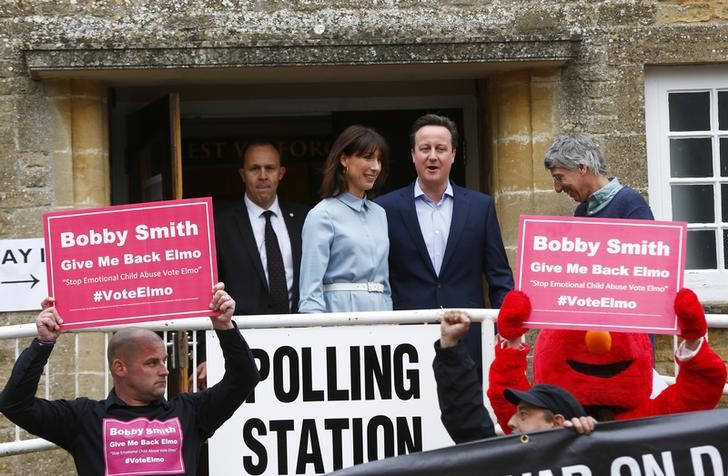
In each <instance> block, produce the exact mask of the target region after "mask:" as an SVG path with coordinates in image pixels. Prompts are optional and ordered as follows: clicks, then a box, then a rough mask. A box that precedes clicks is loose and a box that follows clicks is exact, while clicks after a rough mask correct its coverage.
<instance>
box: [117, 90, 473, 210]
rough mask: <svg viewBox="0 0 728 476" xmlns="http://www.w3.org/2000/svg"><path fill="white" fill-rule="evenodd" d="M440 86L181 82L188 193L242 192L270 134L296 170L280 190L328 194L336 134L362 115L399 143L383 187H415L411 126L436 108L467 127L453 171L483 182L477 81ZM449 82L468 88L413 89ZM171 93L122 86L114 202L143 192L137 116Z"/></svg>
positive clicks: (307, 198)
mask: <svg viewBox="0 0 728 476" xmlns="http://www.w3.org/2000/svg"><path fill="white" fill-rule="evenodd" d="M440 86H442V89H441V88H439V87H434V86H433V85H428V87H427V88H425V89H422V88H420V89H419V90H418V88H417V87H413V88H411V89H408V92H409V94H410V95H405V90H403V89H402V86H401V85H399V86H398V87H397V88H393V92H396V93H398V94H399V95H398V96H395V97H388V96H372V97H361V96H363V95H364V90H363V87H359V88H357V96H356V97H319V96H318V95H317V94H310V95H309V97H304V98H301V97H296V98H268V99H256V98H240V97H236V93H235V92H231V97H228V98H226V97H224V96H225V93H224V91H222V93H221V90H220V89H218V88H215V89H214V90H213V89H211V88H205V87H202V86H200V87H195V88H190V87H186V88H176V89H175V90H180V91H179V100H180V111H181V112H180V124H181V128H180V129H181V131H180V133H181V156H182V164H181V183H182V187H181V188H182V196H183V197H185V198H188V197H201V196H212V197H213V200H214V201H215V206H216V207H218V206H220V205H224V204H227V203H229V202H232V201H237V200H240V198H241V197H242V194H243V186H242V183H241V181H240V178H239V176H238V173H237V169H238V168H239V167H240V164H241V161H242V152H243V150H244V148H245V145H246V144H247V143H249V142H250V141H261V140H265V141H270V142H272V143H274V144H276V145H277V146H278V148H279V149H280V150H281V156H282V160H283V162H284V164H285V165H286V168H287V173H286V177H285V178H284V180H283V181H282V182H281V186H280V188H279V193H280V196H281V197H282V198H284V199H287V200H291V201H297V202H301V203H306V204H308V205H310V206H313V205H314V204H315V203H316V202H318V199H319V195H318V190H319V186H320V181H321V175H320V170H321V167H322V165H323V162H324V160H325V159H326V155H327V154H328V150H329V148H330V145H331V143H332V141H333V140H334V139H335V138H336V136H337V135H338V133H339V132H341V131H342V130H343V129H344V128H345V127H347V126H349V125H351V124H356V123H359V124H364V125H367V126H370V127H373V128H375V129H377V130H378V131H379V132H380V133H381V134H382V135H383V136H384V137H385V138H386V139H387V141H388V143H389V145H390V148H391V158H390V173H389V176H388V180H387V182H386V183H385V185H384V189H383V190H382V192H387V191H390V190H393V189H396V188H399V187H402V186H405V185H407V184H409V183H411V182H412V180H413V179H414V177H415V170H414V166H413V165H412V162H411V156H410V145H409V133H410V127H411V124H412V122H413V121H414V120H415V119H416V118H417V117H419V116H420V115H422V114H425V113H428V112H434V113H438V114H443V115H447V116H448V117H450V118H452V119H453V120H454V121H455V122H456V124H457V125H458V129H459V131H460V137H461V139H460V144H459V146H458V152H457V157H456V162H455V164H454V165H453V169H452V172H451V177H452V179H453V181H454V182H455V183H456V184H458V185H464V186H468V187H470V188H475V189H480V179H479V177H480V176H479V170H480V162H481V160H480V159H479V156H480V154H479V147H478V133H477V131H478V130H479V128H480V126H479V125H478V120H477V112H476V111H477V107H476V104H477V102H478V101H477V96H476V94H475V89H474V88H470V89H469V88H468V87H466V86H464V85H462V84H460V85H458V86H457V87H453V85H449V86H447V87H446V85H440ZM231 88H232V87H231ZM222 89H223V90H224V89H225V88H222ZM327 89H328V88H327ZM383 89H387V88H382V86H381V84H380V85H378V86H377V88H376V93H379V94H381V92H382V90H383ZM448 89H449V90H453V91H455V92H458V93H461V94H454V95H452V96H439V95H424V96H418V95H412V93H413V92H414V93H417V92H420V93H422V92H428V91H430V90H438V91H439V90H448ZM339 90H341V91H339ZM343 90H348V88H346V87H343V86H340V87H337V86H335V85H332V87H331V91H332V92H342V91H343ZM170 91H172V89H169V90H167V89H165V88H118V89H114V90H113V91H112V99H113V100H112V101H110V103H111V105H112V107H111V128H110V129H111V150H110V151H111V154H110V155H111V158H110V159H111V170H112V203H113V204H123V203H129V202H130V201H131V200H132V196H134V195H135V194H134V193H133V187H134V184H136V183H138V182H139V180H140V178H139V177H138V176H136V174H137V170H139V167H135V166H133V165H134V164H135V163H138V160H139V159H138V158H135V157H134V156H133V154H134V140H133V138H132V136H131V135H130V133H131V128H130V126H129V122H130V121H129V117H131V116H132V115H133V116H135V117H136V118H137V119H136V121H135V122H136V123H139V122H140V120H139V115H140V111H143V110H144V109H145V108H147V109H148V105H149V104H150V103H153V102H154V101H155V100H157V99H158V98H159V97H160V95H163V94H168V93H169V92H170ZM231 91H234V88H233V89H231ZM213 92H214V94H213ZM373 92H374V91H373ZM463 92H467V93H468V94H462V93H463ZM319 94H320V92H319ZM221 96H223V97H221ZM472 158H475V159H476V160H473V159H472Z"/></svg>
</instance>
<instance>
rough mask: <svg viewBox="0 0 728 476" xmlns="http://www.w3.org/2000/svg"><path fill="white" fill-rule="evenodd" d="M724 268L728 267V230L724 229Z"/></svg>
mask: <svg viewBox="0 0 728 476" xmlns="http://www.w3.org/2000/svg"><path fill="white" fill-rule="evenodd" d="M723 268H725V269H728V230H723Z"/></svg>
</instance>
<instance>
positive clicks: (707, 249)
mask: <svg viewBox="0 0 728 476" xmlns="http://www.w3.org/2000/svg"><path fill="white" fill-rule="evenodd" d="M717 263H718V259H717V258H716V254H715V232H714V231H713V230H696V231H690V230H688V253H687V258H686V260H685V267H686V268H687V269H716V268H717V267H718V266H717Z"/></svg>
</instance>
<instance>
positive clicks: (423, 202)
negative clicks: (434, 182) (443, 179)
mask: <svg viewBox="0 0 728 476" xmlns="http://www.w3.org/2000/svg"><path fill="white" fill-rule="evenodd" d="M452 197H453V194H452V185H451V184H450V182H448V184H447V188H446V189H445V192H444V193H443V194H442V197H440V201H439V202H437V203H435V202H433V201H432V199H430V197H428V196H427V195H425V192H423V191H422V189H421V188H420V182H419V180H416V181H415V210H417V221H419V222H420V231H422V238H424V240H425V246H427V252H428V253H429V255H430V260H431V261H432V266H433V268H435V273H436V274H437V275H438V276H439V275H440V268H441V267H442V258H443V256H444V255H445V247H446V246H447V239H448V237H449V236H450V223H451V222H452V207H453V198H452Z"/></svg>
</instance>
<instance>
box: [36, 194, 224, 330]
mask: <svg viewBox="0 0 728 476" xmlns="http://www.w3.org/2000/svg"><path fill="white" fill-rule="evenodd" d="M43 222H44V229H45V230H44V232H45V233H44V234H45V246H46V248H45V249H46V256H47V259H46V268H47V271H48V291H49V293H50V295H51V296H53V297H55V298H56V307H57V308H58V311H59V313H60V314H61V316H62V317H63V321H64V323H63V327H64V328H65V329H71V328H83V327H96V326H104V325H112V324H127V323H135V322H143V321H156V320H163V319H173V318H175V319H179V318H185V317H200V316H209V315H213V314H214V313H213V312H212V311H211V310H210V309H209V307H208V306H209V304H210V300H211V297H212V296H211V294H210V290H211V289H212V286H213V285H214V284H215V283H216V282H217V261H216V256H215V232H214V226H213V219H212V200H211V199H210V198H209V197H207V198H195V199H185V200H172V201H163V202H151V203H141V204H135V205H122V206H114V207H105V208H95V209H84V210H73V211H68V212H52V213H46V214H45V215H44V216H43Z"/></svg>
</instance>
